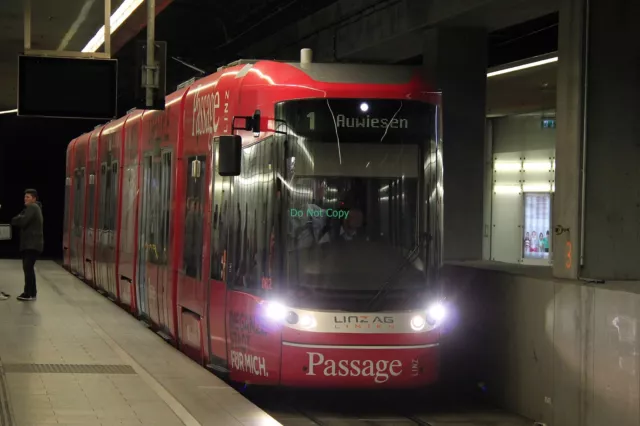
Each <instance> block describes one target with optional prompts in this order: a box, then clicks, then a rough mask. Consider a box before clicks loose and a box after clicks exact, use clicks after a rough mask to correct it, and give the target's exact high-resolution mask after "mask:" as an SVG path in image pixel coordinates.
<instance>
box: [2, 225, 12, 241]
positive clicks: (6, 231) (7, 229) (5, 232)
mask: <svg viewBox="0 0 640 426" xmlns="http://www.w3.org/2000/svg"><path fill="white" fill-rule="evenodd" d="M10 239H11V225H0V241H4V240H10Z"/></svg>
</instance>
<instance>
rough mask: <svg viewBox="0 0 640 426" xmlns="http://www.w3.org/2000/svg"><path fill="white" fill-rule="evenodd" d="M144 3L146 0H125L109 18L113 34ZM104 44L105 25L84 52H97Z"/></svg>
mask: <svg viewBox="0 0 640 426" xmlns="http://www.w3.org/2000/svg"><path fill="white" fill-rule="evenodd" d="M142 3H144V0H124V1H123V2H122V4H121V5H120V7H119V8H118V9H116V11H115V12H113V15H111V18H110V19H109V22H110V26H111V34H113V33H114V32H115V31H116V30H117V29H118V27H120V25H122V23H123V22H124V21H126V20H127V18H129V16H131V14H132V13H133V12H134V11H135V10H136V9H137V8H138V6H140V5H141V4H142ZM103 44H104V25H103V26H102V27H101V28H100V29H99V30H98V32H97V33H96V35H94V36H93V38H92V39H91V41H89V43H87V45H86V46H85V47H84V49H82V51H83V52H95V51H96V50H98V49H99V48H100V46H102V45H103Z"/></svg>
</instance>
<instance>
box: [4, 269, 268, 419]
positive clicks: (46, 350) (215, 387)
mask: <svg viewBox="0 0 640 426" xmlns="http://www.w3.org/2000/svg"><path fill="white" fill-rule="evenodd" d="M36 274H37V279H38V300H37V301H35V302H20V301H18V300H16V296H18V295H19V294H20V293H21V292H22V287H23V282H24V281H23V275H22V263H21V261H19V260H0V290H1V291H4V292H6V293H9V294H10V295H11V298H10V299H9V300H5V301H0V366H1V369H0V425H2V426H7V425H11V426H36V425H38V426H40V425H51V424H58V425H83V426H94V425H100V426H113V425H126V426H133V425H135V426H140V425H149V426H151V425H152V426H179V425H186V426H241V425H248V426H249V425H250V426H272V425H279V424H280V423H278V422H277V421H276V420H274V419H273V418H272V417H271V416H269V415H268V414H266V413H265V412H263V411H262V410H260V409H259V408H258V407H257V406H255V405H254V404H252V403H251V402H249V401H248V400H247V399H245V398H244V397H243V396H242V395H241V394H239V393H238V392H236V391H235V390H234V389H233V388H231V387H229V386H228V385H227V384H226V383H224V382H223V381H221V380H220V379H218V378H217V377H216V376H215V375H213V374H211V373H209V372H208V371H207V370H205V369H204V368H202V367H200V366H199V365H197V364H196V363H194V362H193V361H191V360H190V359H188V358H187V357H186V356H184V355H183V354H181V353H180V352H179V351H177V350H175V349H174V348H172V347H171V346H170V345H168V344H166V343H165V342H164V341H163V340H162V339H161V338H160V337H159V336H157V335H156V334H155V333H153V332H152V331H151V330H149V329H148V328H147V327H145V326H144V324H142V323H141V322H139V321H137V320H136V319H135V318H134V317H132V316H131V315H129V314H127V313H126V312H125V311H123V310H122V309H120V308H119V307H118V306H116V305H115V304H113V303H112V302H111V301H109V300H108V299H106V298H105V297H103V296H101V295H100V294H99V293H97V292H95V291H94V290H92V289H91V288H89V287H88V286H87V285H86V284H84V283H82V282H81V281H79V280H78V279H77V278H75V277H74V276H72V275H71V274H69V273H68V272H67V271H65V270H64V269H63V268H61V267H60V266H59V265H57V264H55V263H54V262H51V261H39V262H38V263H37V264H36Z"/></svg>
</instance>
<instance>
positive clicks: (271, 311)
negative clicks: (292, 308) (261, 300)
mask: <svg viewBox="0 0 640 426" xmlns="http://www.w3.org/2000/svg"><path fill="white" fill-rule="evenodd" d="M265 315H266V316H267V318H269V319H271V320H274V321H283V320H284V319H285V318H286V317H287V307H286V306H285V305H283V304H282V303H280V302H266V306H265Z"/></svg>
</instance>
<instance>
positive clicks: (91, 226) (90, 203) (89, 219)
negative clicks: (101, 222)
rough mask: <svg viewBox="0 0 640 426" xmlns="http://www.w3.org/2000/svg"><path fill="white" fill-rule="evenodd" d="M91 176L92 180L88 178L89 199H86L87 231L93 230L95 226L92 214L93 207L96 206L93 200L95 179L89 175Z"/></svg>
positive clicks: (93, 211)
mask: <svg viewBox="0 0 640 426" xmlns="http://www.w3.org/2000/svg"><path fill="white" fill-rule="evenodd" d="M91 176H93V179H91V177H89V197H88V198H87V203H88V206H87V207H88V213H87V214H88V216H87V228H88V229H94V226H95V220H94V219H95V217H94V213H95V205H96V200H95V196H96V179H95V175H91Z"/></svg>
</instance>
